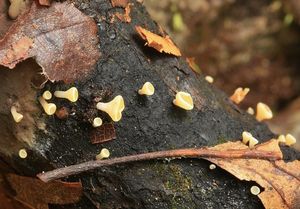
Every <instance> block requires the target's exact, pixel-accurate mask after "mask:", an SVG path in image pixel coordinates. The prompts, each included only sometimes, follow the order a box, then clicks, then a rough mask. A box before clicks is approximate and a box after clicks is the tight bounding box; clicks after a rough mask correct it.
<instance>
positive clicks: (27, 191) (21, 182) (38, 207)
mask: <svg viewBox="0 0 300 209" xmlns="http://www.w3.org/2000/svg"><path fill="white" fill-rule="evenodd" d="M6 179H7V180H8V182H9V184H10V186H11V187H12V188H13V189H14V190H15V192H16V193H17V195H16V196H15V199H16V200H18V201H19V202H21V203H23V204H25V205H27V206H29V207H30V208H34V209H48V203H50V204H71V203H75V202H78V201H79V200H80V198H81V195H82V185H81V183H80V182H72V183H71V182H62V181H53V182H50V183H44V182H42V181H40V180H38V179H35V178H30V177H24V176H18V175H15V174H7V175H6Z"/></svg>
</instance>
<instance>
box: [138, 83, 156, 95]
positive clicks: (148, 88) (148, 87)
mask: <svg viewBox="0 0 300 209" xmlns="http://www.w3.org/2000/svg"><path fill="white" fill-rule="evenodd" d="M154 91H155V88H154V86H153V85H152V83H150V82H146V83H145V84H144V85H143V87H142V88H141V89H139V91H138V93H139V95H147V96H151V95H153V94H154Z"/></svg>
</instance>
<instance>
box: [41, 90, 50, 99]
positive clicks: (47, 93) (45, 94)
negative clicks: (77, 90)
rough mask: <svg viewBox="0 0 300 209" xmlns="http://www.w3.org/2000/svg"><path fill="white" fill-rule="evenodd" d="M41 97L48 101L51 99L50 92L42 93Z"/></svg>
mask: <svg viewBox="0 0 300 209" xmlns="http://www.w3.org/2000/svg"><path fill="white" fill-rule="evenodd" d="M42 97H43V98H44V99H45V100H49V99H51V98H52V94H51V92H50V91H44V93H43V95H42Z"/></svg>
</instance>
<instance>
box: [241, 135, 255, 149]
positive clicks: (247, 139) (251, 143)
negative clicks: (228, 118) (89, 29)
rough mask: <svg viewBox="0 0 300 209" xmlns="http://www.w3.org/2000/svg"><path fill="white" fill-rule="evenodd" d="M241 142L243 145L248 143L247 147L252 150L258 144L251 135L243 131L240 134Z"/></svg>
mask: <svg viewBox="0 0 300 209" xmlns="http://www.w3.org/2000/svg"><path fill="white" fill-rule="evenodd" d="M242 142H243V143H244V144H247V143H248V142H249V147H250V148H252V147H254V146H255V145H256V144H258V140H257V139H256V138H254V137H253V136H252V134H251V133H249V132H247V131H244V132H243V133H242Z"/></svg>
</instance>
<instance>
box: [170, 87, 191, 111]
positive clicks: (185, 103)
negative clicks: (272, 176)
mask: <svg viewBox="0 0 300 209" xmlns="http://www.w3.org/2000/svg"><path fill="white" fill-rule="evenodd" d="M173 104H174V105H176V106H178V107H180V108H182V109H185V110H192V109H193V108H194V102H193V98H192V96H191V95H190V94H189V93H186V92H183V91H179V92H178V93H177V94H176V96H175V99H174V100H173Z"/></svg>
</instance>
